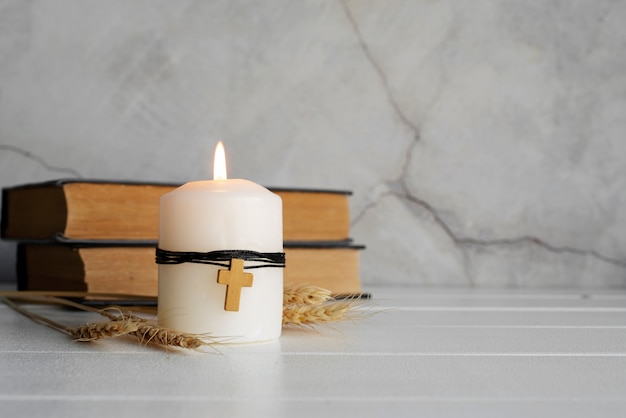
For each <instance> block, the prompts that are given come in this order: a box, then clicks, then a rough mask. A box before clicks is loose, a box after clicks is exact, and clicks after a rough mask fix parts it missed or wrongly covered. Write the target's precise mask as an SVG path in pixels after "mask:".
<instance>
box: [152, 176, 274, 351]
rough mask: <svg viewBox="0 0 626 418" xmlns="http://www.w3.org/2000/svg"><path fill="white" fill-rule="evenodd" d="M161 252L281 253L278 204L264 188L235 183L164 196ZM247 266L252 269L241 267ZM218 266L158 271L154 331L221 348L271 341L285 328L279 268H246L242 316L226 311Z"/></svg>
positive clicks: (204, 184) (195, 185) (194, 185)
mask: <svg viewBox="0 0 626 418" xmlns="http://www.w3.org/2000/svg"><path fill="white" fill-rule="evenodd" d="M159 248H161V249H163V250H169V251H194V252H209V251H216V250H251V251H257V252H264V253H265V252H282V251H283V234H282V201H281V199H280V197H279V196H278V195H276V194H274V193H272V192H270V191H269V190H267V189H266V188H264V187H262V186H260V185H258V184H256V183H253V182H250V181H247V180H240V179H233V180H207V181H196V182H191V183H187V184H185V185H183V186H181V187H179V188H178V189H176V190H174V191H172V192H171V193H168V194H166V195H164V196H163V197H161V204H160V217H159ZM245 265H246V266H248V265H253V264H251V262H249V261H246V262H245ZM220 269H227V267H218V266H212V265H205V264H196V263H183V264H160V265H159V324H160V325H161V326H163V327H166V328H170V329H175V330H177V331H184V332H190V333H199V334H203V333H207V334H210V335H211V336H215V337H220V338H222V337H224V338H226V339H227V340H226V342H253V341H264V340H272V339H276V338H278V337H279V336H280V333H281V329H282V307H283V301H282V300H283V269H282V268H276V267H266V268H259V269H246V270H245V271H246V272H248V273H252V274H253V275H254V277H253V284H252V287H243V288H242V289H241V299H240V306H239V311H236V312H233V311H225V310H224V300H225V295H226V286H225V285H222V284H219V283H217V275H218V273H217V272H218V270H220Z"/></svg>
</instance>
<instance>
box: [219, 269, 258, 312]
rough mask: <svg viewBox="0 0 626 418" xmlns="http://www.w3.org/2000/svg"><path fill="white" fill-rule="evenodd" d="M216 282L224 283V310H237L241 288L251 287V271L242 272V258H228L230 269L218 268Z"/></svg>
mask: <svg viewBox="0 0 626 418" xmlns="http://www.w3.org/2000/svg"><path fill="white" fill-rule="evenodd" d="M217 282H218V283H219V284H225V285H226V300H225V301H224V310H225V311H239V300H240V299H241V288H242V287H252V273H244V271H243V260H240V259H238V258H233V259H232V260H230V270H219V271H218V272H217Z"/></svg>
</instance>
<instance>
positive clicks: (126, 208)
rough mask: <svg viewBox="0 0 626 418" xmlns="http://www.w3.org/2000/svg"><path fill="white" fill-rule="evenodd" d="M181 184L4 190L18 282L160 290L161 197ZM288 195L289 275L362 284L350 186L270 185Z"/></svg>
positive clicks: (346, 287) (92, 183) (339, 285)
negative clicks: (157, 260) (352, 229)
mask: <svg viewBox="0 0 626 418" xmlns="http://www.w3.org/2000/svg"><path fill="white" fill-rule="evenodd" d="M176 187H178V185H174V184H160V183H133V182H116V181H104V180H55V181H50V182H44V183H36V184H27V185H20V186H15V187H10V188H5V189H3V190H2V224H1V234H2V238H3V239H10V240H18V246H17V248H18V250H17V252H18V253H17V278H18V289H20V290H62V291H88V292H96V293H100V292H104V293H125V294H135V295H151V296H155V295H156V294H157V285H158V267H157V265H156V264H155V248H156V245H157V240H158V224H159V222H158V216H159V199H160V197H161V196H162V195H163V194H165V193H168V192H170V191H172V190H174V189H175V188H176ZM270 190H271V191H273V192H274V193H276V194H278V195H279V196H280V197H281V198H282V201H283V237H284V251H285V254H286V260H287V263H286V264H287V267H286V268H285V271H284V278H285V283H291V284H312V285H316V286H320V287H323V288H326V289H328V290H330V291H331V292H333V293H334V294H336V295H344V294H359V293H361V283H360V277H359V252H360V250H361V249H363V246H360V245H354V244H353V243H352V241H351V239H350V235H349V233H350V212H349V205H348V204H349V202H348V200H349V195H350V193H349V192H345V191H336V190H307V189H277V188H270Z"/></svg>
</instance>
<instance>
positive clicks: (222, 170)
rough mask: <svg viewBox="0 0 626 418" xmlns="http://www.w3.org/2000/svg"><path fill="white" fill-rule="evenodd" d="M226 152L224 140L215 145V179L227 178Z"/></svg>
mask: <svg viewBox="0 0 626 418" xmlns="http://www.w3.org/2000/svg"><path fill="white" fill-rule="evenodd" d="M226 179H227V177H226V152H225V151H224V144H222V141H220V142H218V143H217V146H216V147H215V158H214V159H213V180H226Z"/></svg>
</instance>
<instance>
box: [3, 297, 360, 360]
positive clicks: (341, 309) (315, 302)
mask: <svg viewBox="0 0 626 418" xmlns="http://www.w3.org/2000/svg"><path fill="white" fill-rule="evenodd" d="M91 295H92V294H89V293H85V292H82V293H80V296H82V297H89V296H91ZM109 295H111V294H109ZM113 295H115V294H113ZM1 296H4V300H5V302H6V303H7V304H8V305H9V306H10V307H11V308H13V309H14V310H16V311H17V312H20V313H22V314H23V315H25V316H27V317H29V318H30V319H32V320H33V321H36V322H39V323H42V324H44V325H47V326H49V327H52V328H54V329H56V330H58V331H61V332H64V333H66V334H69V335H71V336H72V337H73V338H74V339H75V340H76V341H95V340H99V339H104V338H115V337H120V336H123V335H130V336H134V337H135V338H137V339H138V340H139V342H140V343H141V344H154V345H157V346H160V347H165V348H169V347H178V348H184V349H191V350H198V349H200V348H201V347H205V346H213V345H215V344H218V343H219V341H217V340H215V339H210V338H209V337H208V335H197V334H188V333H184V332H179V331H176V330H169V329H166V328H162V327H159V326H156V325H152V324H151V323H150V322H151V321H149V320H147V319H145V318H142V317H140V316H137V315H134V314H132V313H122V310H121V308H119V307H115V306H110V307H107V308H105V309H96V308H93V307H90V306H86V305H83V304H81V303H77V302H73V301H71V300H68V299H64V298H63V296H65V297H70V296H78V292H70V294H67V293H64V292H28V291H20V292H0V297H1ZM11 299H15V300H20V301H26V302H38V303H53V304H60V305H65V306H70V307H73V308H77V309H81V310H84V311H88V312H94V313H98V314H100V315H102V316H104V317H106V318H107V319H108V321H105V322H96V323H88V324H84V325H81V326H79V327H68V326H65V325H63V324H60V323H58V322H55V321H53V320H51V319H49V318H46V317H44V316H42V315H38V314H35V313H33V312H31V311H29V310H27V309H25V308H23V307H22V306H20V305H19V304H18V303H16V302H14V301H13V300H11ZM358 304H360V300H359V299H358V298H352V299H351V298H348V299H342V300H336V299H334V298H333V297H332V296H331V292H330V291H328V290H326V289H323V288H320V287H316V286H310V285H301V286H291V285H286V286H285V287H284V290H283V317H282V323H283V325H285V326H315V325H323V324H327V323H329V322H337V321H343V320H355V319H359V318H362V317H364V316H365V315H364V314H363V313H362V312H360V311H357V310H355V308H356V306H357V305H358Z"/></svg>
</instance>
